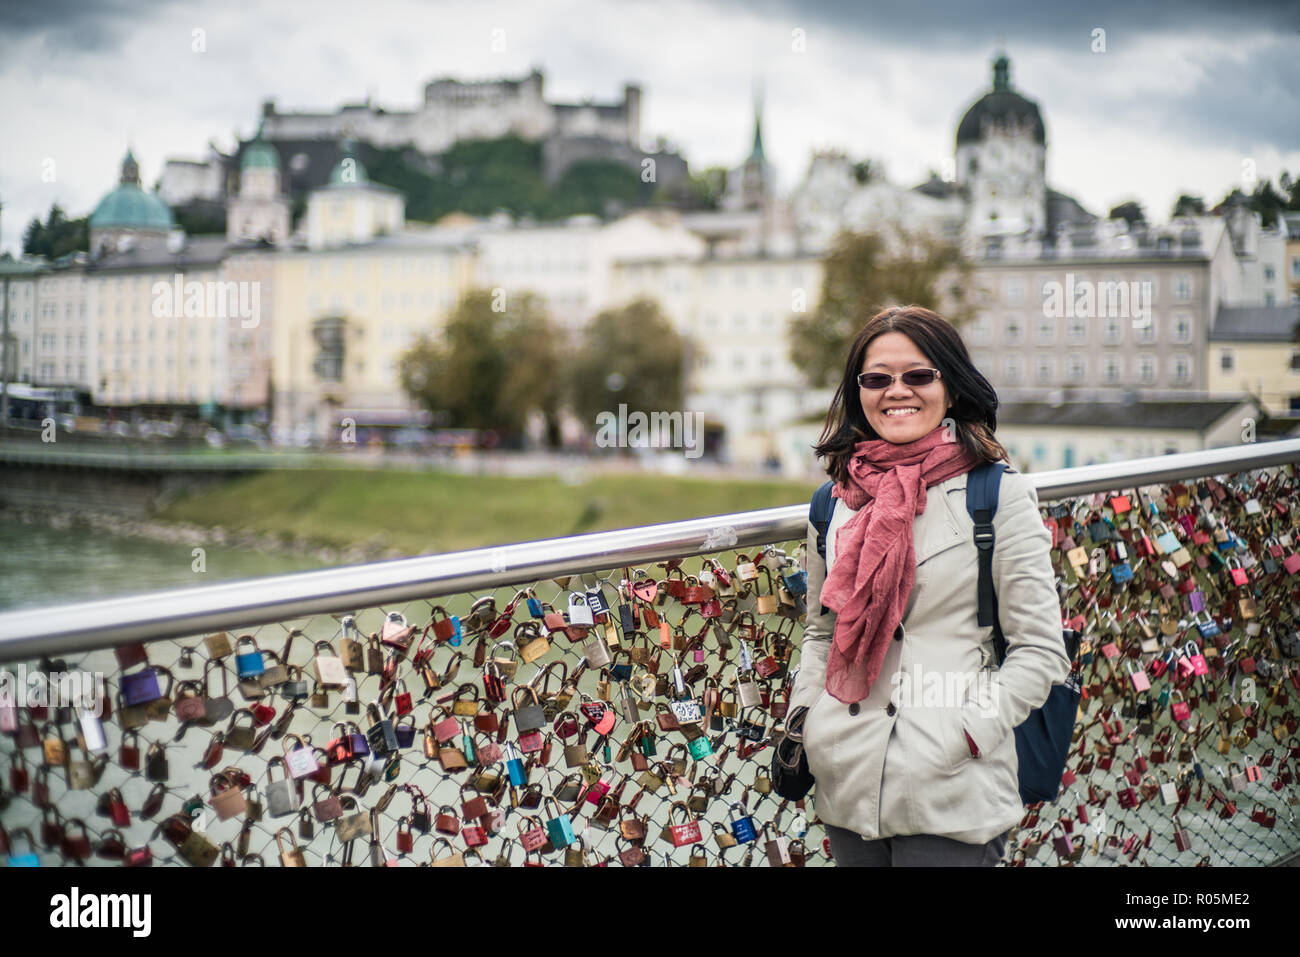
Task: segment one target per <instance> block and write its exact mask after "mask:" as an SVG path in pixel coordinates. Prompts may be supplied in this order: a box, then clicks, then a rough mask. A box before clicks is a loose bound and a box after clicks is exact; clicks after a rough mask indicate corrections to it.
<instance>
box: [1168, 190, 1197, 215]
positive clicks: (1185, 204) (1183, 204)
mask: <svg viewBox="0 0 1300 957" xmlns="http://www.w3.org/2000/svg"><path fill="white" fill-rule="evenodd" d="M1204 215H1205V200H1203V199H1202V198H1201V197H1199V196H1189V195H1188V194H1187V193H1184V194H1183V195H1181V196H1179V197H1178V202H1176V203H1174V211H1173V212H1172V213H1171V214H1170V216H1171V218H1173V219H1177V218H1178V217H1179V216H1204Z"/></svg>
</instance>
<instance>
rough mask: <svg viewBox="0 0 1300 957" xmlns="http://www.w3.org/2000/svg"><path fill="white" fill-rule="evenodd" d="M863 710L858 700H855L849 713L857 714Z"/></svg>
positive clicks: (850, 706)
mask: <svg viewBox="0 0 1300 957" xmlns="http://www.w3.org/2000/svg"><path fill="white" fill-rule="evenodd" d="M861 710H862V709H861V708H859V707H858V703H857V702H856V701H855V702H853V704H851V705H849V714H857V713H858V712H859V711H861Z"/></svg>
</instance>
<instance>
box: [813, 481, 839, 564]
mask: <svg viewBox="0 0 1300 957" xmlns="http://www.w3.org/2000/svg"><path fill="white" fill-rule="evenodd" d="M833 484H834V483H832V482H831V481H829V480H828V481H826V482H823V483H822V487H821V488H819V489H818V490H817V491H816V492H814V493H813V497H812V506H811V507H810V508H809V509H808V521H810V522H812V525H813V528H815V529H817V554H818V555H820V556H821V557H822V558H825V557H826V530H827V529H828V528H830V525H831V511H832V510H833V509H834V507H835V499H833V498H831V486H832V485H833Z"/></svg>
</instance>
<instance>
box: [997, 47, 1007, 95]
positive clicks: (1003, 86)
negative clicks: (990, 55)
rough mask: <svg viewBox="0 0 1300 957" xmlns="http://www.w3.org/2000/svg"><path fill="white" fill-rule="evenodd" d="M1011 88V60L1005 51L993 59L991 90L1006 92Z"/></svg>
mask: <svg viewBox="0 0 1300 957" xmlns="http://www.w3.org/2000/svg"><path fill="white" fill-rule="evenodd" d="M1010 89H1011V61H1010V60H1008V59H1007V55H1006V54H1005V53H1000V54H998V58H997V59H996V60H994V61H993V92H994V93H1006V92H1007V91H1008V90H1010Z"/></svg>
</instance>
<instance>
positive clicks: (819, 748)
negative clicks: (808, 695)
mask: <svg viewBox="0 0 1300 957" xmlns="http://www.w3.org/2000/svg"><path fill="white" fill-rule="evenodd" d="M829 697H830V692H829V691H827V690H826V689H825V688H823V689H822V690H821V693H820V694H819V695H818V696H817V700H816V701H814V702H813V703H812V705H811V706H810V707H809V708H808V713H807V714H806V715H804V719H803V753H804V756H805V757H806V758H807V759H808V770H809V771H811V772H812V776H813V777H814V778H815V777H818V776H819V775H818V768H820V767H826V766H828V765H829V763H830V756H831V749H832V746H833V745H834V737H833V734H832V729H831V728H830V727H828V726H827V721H826V719H827V718H828V717H829V716H830V714H829V712H828V710H827V709H826V708H825V707H823V705H824V704H825V703H826V700H827V699H828V698H829Z"/></svg>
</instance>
